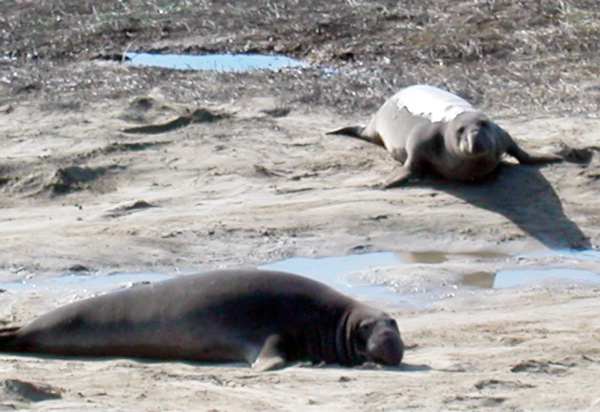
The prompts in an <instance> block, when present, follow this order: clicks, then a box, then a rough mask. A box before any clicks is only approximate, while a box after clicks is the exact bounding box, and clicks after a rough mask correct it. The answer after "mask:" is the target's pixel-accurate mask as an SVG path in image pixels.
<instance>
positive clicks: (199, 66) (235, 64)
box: [126, 53, 309, 72]
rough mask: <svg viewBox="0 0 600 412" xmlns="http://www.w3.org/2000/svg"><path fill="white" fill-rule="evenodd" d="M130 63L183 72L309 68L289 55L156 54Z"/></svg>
mask: <svg viewBox="0 0 600 412" xmlns="http://www.w3.org/2000/svg"><path fill="white" fill-rule="evenodd" d="M126 57H127V59H128V60H129V63H128V64H132V65H134V66H146V67H148V66H149V67H163V68H167V69H179V70H201V71H213V72H248V71H255V70H271V71H276V70H279V69H282V68H286V67H308V66H309V64H308V63H306V62H303V61H300V60H296V59H292V58H291V57H287V56H269V55H263V54H206V55H200V56H197V55H187V54H156V53H127V54H126Z"/></svg>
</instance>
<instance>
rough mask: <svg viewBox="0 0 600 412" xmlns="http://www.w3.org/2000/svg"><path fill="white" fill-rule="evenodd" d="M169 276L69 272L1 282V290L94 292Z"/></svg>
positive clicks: (155, 280) (154, 280) (158, 279)
mask: <svg viewBox="0 0 600 412" xmlns="http://www.w3.org/2000/svg"><path fill="white" fill-rule="evenodd" d="M169 278H171V276H167V275H160V274H156V273H137V274H128V273H115V274H110V275H106V276H92V275H81V274H69V275H64V276H57V277H54V278H50V279H44V280H39V281H24V282H9V283H0V290H9V291H17V292H30V291H63V290H77V291H80V292H91V293H93V292H107V291H112V290H115V289H120V288H123V287H130V286H133V285H136V284H143V283H149V282H158V281H161V280H165V279H169Z"/></svg>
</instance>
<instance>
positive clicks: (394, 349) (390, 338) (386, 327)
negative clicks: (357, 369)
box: [367, 320, 404, 366]
mask: <svg viewBox="0 0 600 412" xmlns="http://www.w3.org/2000/svg"><path fill="white" fill-rule="evenodd" d="M367 353H368V357H369V358H370V359H369V361H371V362H376V363H380V364H382V365H388V366H395V365H398V364H399V363H400V362H401V361H402V356H403V354H404V345H403V343H402V339H401V338H400V332H399V331H398V326H396V322H395V321H393V320H392V321H380V322H378V324H377V325H376V326H375V328H373V334H372V335H371V337H370V338H369V341H368V344H367Z"/></svg>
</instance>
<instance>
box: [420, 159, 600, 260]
mask: <svg viewBox="0 0 600 412" xmlns="http://www.w3.org/2000/svg"><path fill="white" fill-rule="evenodd" d="M429 186H430V187H433V188H435V189H437V190H440V191H444V192H446V193H449V194H451V195H453V196H456V197H458V198H459V199H462V200H464V201H466V202H468V203H470V204H472V205H474V206H477V207H480V208H483V209H487V210H490V211H492V212H496V213H499V214H501V215H503V216H505V217H506V218H507V219H509V220H510V221H512V222H513V223H514V224H516V225H517V226H518V227H519V228H521V229H522V230H523V231H525V232H526V233H528V234H530V235H531V236H532V237H534V238H535V239H537V240H538V241H539V242H541V243H542V244H544V245H545V246H547V247H548V248H550V249H591V247H592V245H591V243H590V240H589V239H588V238H587V237H586V236H585V234H584V233H583V232H582V231H581V229H579V227H578V226H577V225H576V224H575V223H574V222H572V221H571V220H569V218H568V217H567V216H566V215H565V213H564V211H563V208H562V204H561V202H560V199H559V198H558V195H557V194H556V192H555V191H554V189H553V188H552V186H551V185H550V183H549V182H548V181H547V180H546V179H545V178H544V176H543V175H542V174H541V173H540V171H539V170H538V167H537V166H524V165H513V164H502V165H501V167H499V168H498V172H496V173H494V175H493V176H492V177H490V179H489V180H488V181H485V182H481V183H478V184H459V183H448V182H441V181H439V180H436V181H435V182H433V183H432V184H431V185H429Z"/></svg>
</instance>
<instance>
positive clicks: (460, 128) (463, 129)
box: [458, 126, 465, 135]
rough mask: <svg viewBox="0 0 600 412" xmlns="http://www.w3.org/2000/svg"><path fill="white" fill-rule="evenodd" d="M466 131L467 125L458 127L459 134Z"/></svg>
mask: <svg viewBox="0 0 600 412" xmlns="http://www.w3.org/2000/svg"><path fill="white" fill-rule="evenodd" d="M464 132H465V127H464V126H461V127H459V128H458V134H460V135H462V134H463V133H464Z"/></svg>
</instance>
